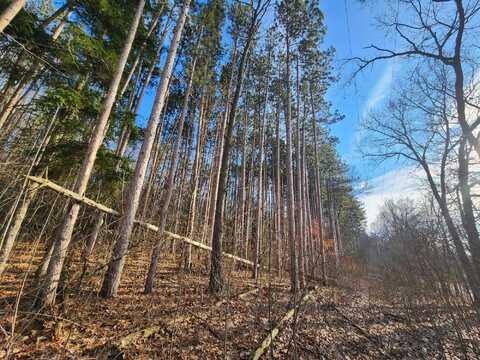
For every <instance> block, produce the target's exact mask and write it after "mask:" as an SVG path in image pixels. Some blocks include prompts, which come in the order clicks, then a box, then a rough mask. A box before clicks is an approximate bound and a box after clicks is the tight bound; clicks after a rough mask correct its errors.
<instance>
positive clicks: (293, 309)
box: [252, 288, 316, 360]
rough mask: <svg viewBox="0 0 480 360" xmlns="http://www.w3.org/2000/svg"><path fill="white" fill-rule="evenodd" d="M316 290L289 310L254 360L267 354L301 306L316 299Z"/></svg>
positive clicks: (271, 332)
mask: <svg viewBox="0 0 480 360" xmlns="http://www.w3.org/2000/svg"><path fill="white" fill-rule="evenodd" d="M315 290H316V288H313V289H312V290H310V291H309V292H308V293H307V294H306V295H305V296H304V297H303V298H302V300H300V303H298V305H297V306H295V307H293V308H291V309H290V310H288V312H287V313H286V314H285V315H284V316H283V317H282V318H281V319H280V321H279V322H278V323H277V325H276V326H275V327H274V328H273V329H272V330H271V331H270V333H269V334H268V335H267V337H266V338H265V339H264V340H263V341H262V343H261V345H260V347H259V348H258V349H257V350H255V353H254V354H253V357H252V359H253V360H258V359H260V358H261V357H262V355H263V354H265V352H266V351H267V350H268V348H269V347H270V345H271V344H272V341H273V340H274V339H275V338H276V337H277V335H278V333H279V332H280V330H281V329H282V328H283V326H284V325H285V323H286V322H287V321H288V320H290V319H291V318H292V317H293V316H294V315H295V313H296V312H297V311H298V309H299V308H300V306H302V305H303V304H306V303H308V302H310V301H312V300H314V299H315V297H314V296H313V293H314V292H315Z"/></svg>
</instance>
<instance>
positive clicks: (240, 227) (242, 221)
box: [236, 109, 248, 254]
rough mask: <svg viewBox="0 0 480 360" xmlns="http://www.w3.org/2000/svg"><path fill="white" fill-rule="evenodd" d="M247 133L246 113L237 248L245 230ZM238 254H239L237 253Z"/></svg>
mask: <svg viewBox="0 0 480 360" xmlns="http://www.w3.org/2000/svg"><path fill="white" fill-rule="evenodd" d="M247 132H248V124H247V111H246V109H245V112H244V114H243V129H242V166H241V169H240V184H239V189H238V202H239V204H238V216H237V218H238V229H237V234H236V236H237V241H236V242H237V244H240V245H239V246H243V245H244V243H243V241H242V240H243V237H244V230H245V186H246V184H245V179H246V171H247V154H246V148H247ZM239 254H240V252H239Z"/></svg>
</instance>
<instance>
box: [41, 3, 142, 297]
mask: <svg viewBox="0 0 480 360" xmlns="http://www.w3.org/2000/svg"><path fill="white" fill-rule="evenodd" d="M144 6H145V0H140V1H139V3H138V6H137V10H136V13H135V16H134V19H133V22H132V24H131V26H130V30H129V32H128V35H127V40H126V42H125V45H124V48H123V50H122V53H121V55H120V58H119V61H118V64H117V67H116V69H115V73H114V76H113V78H112V81H111V83H110V86H109V90H108V92H107V95H106V97H105V99H104V101H103V106H102V111H101V112H100V116H99V119H98V122H97V125H96V128H95V131H94V133H93V135H92V137H91V139H90V142H89V144H88V149H87V153H86V155H85V157H84V160H83V162H82V166H81V168H80V172H79V174H78V177H77V181H76V183H75V186H74V188H73V191H74V192H76V193H78V194H81V195H83V194H84V193H85V190H86V188H87V185H88V182H89V180H90V175H91V173H92V170H93V165H94V163H95V158H96V156H97V152H98V150H99V148H100V146H101V145H102V142H103V139H104V137H105V134H106V130H107V124H108V118H109V117H110V112H111V110H112V107H113V104H114V102H115V98H116V95H117V91H118V87H119V85H120V80H121V77H122V73H123V70H124V68H125V65H126V63H127V59H128V54H129V53H130V49H131V48H132V44H133V41H134V39H135V34H136V32H137V28H138V24H139V23H140V19H141V17H142V13H143V8H144ZM79 211H80V204H79V203H73V202H72V203H71V204H70V205H69V208H68V210H67V212H66V214H65V217H64V220H63V223H62V225H61V230H60V231H59V233H58V238H57V239H56V242H55V245H54V249H53V253H52V258H51V259H50V262H49V265H48V270H47V275H46V278H45V283H44V285H43V287H42V291H41V293H40V299H39V301H38V302H37V304H38V305H39V306H43V305H53V304H54V303H55V296H56V290H57V286H58V281H59V279H60V273H61V271H62V268H63V263H64V261H65V255H66V254H67V249H68V246H69V244H70V241H71V238H72V233H73V228H74V227H75V223H76V221H77V218H78V214H79Z"/></svg>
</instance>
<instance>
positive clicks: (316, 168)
mask: <svg viewBox="0 0 480 360" xmlns="http://www.w3.org/2000/svg"><path fill="white" fill-rule="evenodd" d="M309 91H310V106H311V112H312V128H313V148H314V155H315V165H314V167H313V169H314V171H315V180H316V181H315V183H316V184H315V186H316V194H317V204H318V210H317V211H318V214H317V216H318V223H319V224H318V225H319V241H320V256H321V271H322V279H323V283H324V285H326V284H327V267H326V261H325V242H324V240H325V239H324V233H323V225H324V224H323V204H322V185H321V176H320V169H319V166H320V161H319V160H320V158H319V153H318V139H317V120H316V117H315V107H314V102H313V93H312V87H311V86H310V87H309Z"/></svg>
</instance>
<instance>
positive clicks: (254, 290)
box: [215, 288, 258, 306]
mask: <svg viewBox="0 0 480 360" xmlns="http://www.w3.org/2000/svg"><path fill="white" fill-rule="evenodd" d="M256 292H258V288H256V289H252V290H248V291H246V292H244V293H241V294H239V295H235V296H233V298H236V297H238V298H239V299H242V300H245V298H246V297H248V296H249V295H251V294H255V293H256ZM228 300H231V298H230V299H223V300H220V301H217V302H216V303H215V306H220V305H222V304H225V303H226V302H227V301H228Z"/></svg>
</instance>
